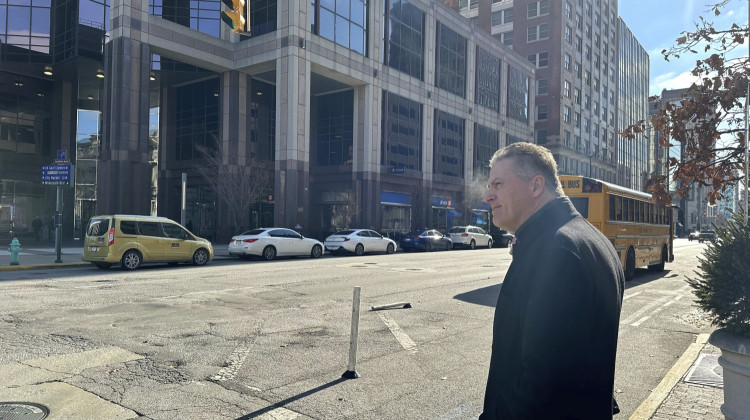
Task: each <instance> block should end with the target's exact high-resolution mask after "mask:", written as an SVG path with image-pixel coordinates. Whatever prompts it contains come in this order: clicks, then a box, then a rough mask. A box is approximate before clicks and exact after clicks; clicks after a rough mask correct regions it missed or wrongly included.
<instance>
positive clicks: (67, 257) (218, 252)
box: [0, 242, 230, 272]
mask: <svg viewBox="0 0 750 420" xmlns="http://www.w3.org/2000/svg"><path fill="white" fill-rule="evenodd" d="M8 248H9V244H4V245H2V246H0V272H2V271H15V270H32V269H41V268H68V267H82V266H83V267H85V266H90V265H91V263H89V262H84V261H81V255H82V254H83V245H78V244H76V243H63V246H62V247H61V248H60V254H61V255H60V259H61V260H62V263H56V262H55V260H56V259H57V252H56V250H55V246H54V245H50V244H49V243H42V242H40V243H38V244H34V243H29V244H28V245H24V244H23V243H22V244H21V253H20V254H19V255H18V263H19V264H18V265H10V252H9V251H8ZM228 258H230V257H229V254H228V253H227V245H225V244H222V245H214V260H220V259H228Z"/></svg>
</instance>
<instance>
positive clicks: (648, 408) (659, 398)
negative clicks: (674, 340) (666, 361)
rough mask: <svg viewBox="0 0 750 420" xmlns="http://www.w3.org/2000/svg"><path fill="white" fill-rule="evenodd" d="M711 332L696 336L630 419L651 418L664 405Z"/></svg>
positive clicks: (642, 419) (645, 419)
mask: <svg viewBox="0 0 750 420" xmlns="http://www.w3.org/2000/svg"><path fill="white" fill-rule="evenodd" d="M709 335H710V334H698V336H697V337H696V338H695V343H693V344H691V345H690V346H689V347H688V348H687V350H685V352H684V353H682V356H680V358H679V359H678V360H677V362H675V364H674V365H673V366H672V369H669V372H667V374H666V375H665V376H664V378H663V379H662V380H661V382H659V385H657V386H656V388H654V390H653V391H651V394H650V395H649V396H648V398H646V399H645V400H644V401H643V402H642V403H641V405H639V406H638V408H637V409H636V410H635V412H633V414H632V415H631V416H630V419H629V420H648V419H650V418H651V417H652V416H653V415H654V413H656V410H657V409H658V408H659V407H660V406H661V405H662V403H663V402H664V400H666V399H667V397H668V396H669V393H670V392H672V389H673V388H674V387H675V385H677V383H678V382H680V380H681V379H682V378H683V377H684V376H685V373H687V371H688V370H689V369H690V367H691V366H692V365H693V363H695V359H697V358H698V356H699V355H700V353H701V351H703V348H704V347H706V343H707V342H708V336H709Z"/></svg>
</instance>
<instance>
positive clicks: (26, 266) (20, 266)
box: [0, 262, 91, 271]
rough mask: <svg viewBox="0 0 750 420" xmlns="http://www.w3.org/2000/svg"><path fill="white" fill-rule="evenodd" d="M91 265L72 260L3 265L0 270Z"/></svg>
mask: <svg viewBox="0 0 750 420" xmlns="http://www.w3.org/2000/svg"><path fill="white" fill-rule="evenodd" d="M88 265H91V263H88V262H72V263H57V264H54V263H53V264H38V265H5V266H0V271H21V270H37V269H47V268H74V267H85V266H88Z"/></svg>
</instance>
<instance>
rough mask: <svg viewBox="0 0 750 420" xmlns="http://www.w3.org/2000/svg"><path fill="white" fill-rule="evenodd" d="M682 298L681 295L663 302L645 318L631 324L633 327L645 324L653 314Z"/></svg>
mask: <svg viewBox="0 0 750 420" xmlns="http://www.w3.org/2000/svg"><path fill="white" fill-rule="evenodd" d="M680 299H682V296H681V295H680V296H675V297H673V298H672V299H671V300H669V301H667V302H665V303H664V304H662V305H661V306H659V307H658V308H656V309H654V310H653V311H652V312H651V313H650V314H648V315H646V316H644V317H643V318H641V319H639V320H638V321H636V322H634V323H632V324H630V325H631V326H633V327H637V326H639V325H641V324H643V323H644V322H646V320H648V319H649V318H651V317H652V316H654V315H655V314H656V313H657V312H659V311H661V310H662V309H664V308H666V307H667V306H669V305H671V304H673V303H675V302H677V301H678V300H680Z"/></svg>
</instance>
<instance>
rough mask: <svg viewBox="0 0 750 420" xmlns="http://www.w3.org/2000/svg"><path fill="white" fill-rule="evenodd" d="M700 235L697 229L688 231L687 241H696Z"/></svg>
mask: <svg viewBox="0 0 750 420" xmlns="http://www.w3.org/2000/svg"><path fill="white" fill-rule="evenodd" d="M700 236H701V233H700V232H698V231H697V230H694V231H692V232H690V233H688V241H692V240H696V241H697V240H698V238H699V237H700Z"/></svg>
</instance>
